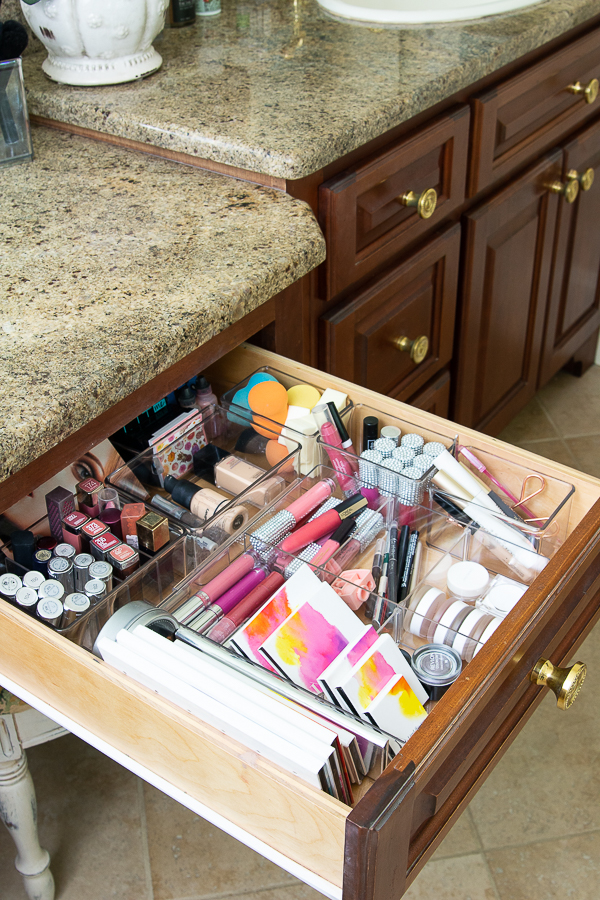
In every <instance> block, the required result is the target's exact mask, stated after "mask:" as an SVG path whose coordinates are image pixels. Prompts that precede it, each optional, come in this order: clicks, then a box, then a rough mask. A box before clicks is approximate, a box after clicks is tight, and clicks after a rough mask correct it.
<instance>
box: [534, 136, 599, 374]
mask: <svg viewBox="0 0 600 900" xmlns="http://www.w3.org/2000/svg"><path fill="white" fill-rule="evenodd" d="M572 170H575V171H576V172H577V173H578V174H579V177H580V179H581V182H582V186H581V187H580V189H579V194H578V195H577V199H576V200H575V202H574V203H560V204H559V207H558V225H557V234H556V242H555V246H556V253H555V261H554V273H553V278H552V288H551V292H550V299H549V303H548V316H547V318H546V332H545V337H544V349H543V352H542V362H541V366H540V386H541V385H543V384H545V383H546V382H547V381H548V380H549V379H550V378H551V377H552V376H553V375H554V373H555V372H558V370H559V369H561V368H562V367H563V366H564V365H565V363H567V362H568V361H569V359H570V358H571V356H572V355H573V354H574V353H575V352H576V351H577V350H578V349H579V348H580V347H581V345H582V344H583V343H585V341H586V340H587V339H588V338H590V337H592V336H593V335H594V333H595V331H596V330H597V328H598V326H599V325H600V240H599V238H598V223H599V222H600V122H596V123H595V124H594V125H592V126H590V127H589V128H586V129H585V131H583V132H582V133H581V134H579V135H577V136H576V137H575V138H574V139H573V140H572V141H569V143H568V144H566V146H565V148H564V157H563V172H562V178H563V181H564V180H565V179H566V178H567V173H568V172H571V171H572ZM590 171H592V172H593V173H594V181H593V183H592V185H591V187H588V184H589V182H588V181H587V180H586V179H588V178H589V173H590ZM584 188H587V189H584Z"/></svg>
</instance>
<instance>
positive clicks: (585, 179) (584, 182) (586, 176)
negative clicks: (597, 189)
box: [578, 166, 594, 191]
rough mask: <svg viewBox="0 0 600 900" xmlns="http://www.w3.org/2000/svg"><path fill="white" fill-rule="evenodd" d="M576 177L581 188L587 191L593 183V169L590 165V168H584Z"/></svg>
mask: <svg viewBox="0 0 600 900" xmlns="http://www.w3.org/2000/svg"><path fill="white" fill-rule="evenodd" d="M578 178H579V184H580V185H581V190H582V191H589V189H590V188H591V186H592V185H593V183H594V170H593V169H592V168H591V166H590V168H589V169H586V170H585V172H583V174H581V175H579V176H578Z"/></svg>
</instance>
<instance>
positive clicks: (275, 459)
mask: <svg viewBox="0 0 600 900" xmlns="http://www.w3.org/2000/svg"><path fill="white" fill-rule="evenodd" d="M287 455H288V448H287V447H286V446H285V444H280V443H279V441H267V446H266V447H265V456H266V457H267V462H268V463H269V465H270V466H276V465H278V464H279V463H280V462H281V460H282V459H285V457H286V456H287ZM279 471H280V472H293V471H294V465H293V463H292V461H291V460H290V462H289V463H286V465H285V466H283V468H282V469H280V470H279Z"/></svg>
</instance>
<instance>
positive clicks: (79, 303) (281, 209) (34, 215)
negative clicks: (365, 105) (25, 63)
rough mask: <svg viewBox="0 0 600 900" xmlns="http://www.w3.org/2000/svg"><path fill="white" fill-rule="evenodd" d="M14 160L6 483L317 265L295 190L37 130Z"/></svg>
mask: <svg viewBox="0 0 600 900" xmlns="http://www.w3.org/2000/svg"><path fill="white" fill-rule="evenodd" d="M33 141H34V151H35V159H34V161H33V162H32V163H22V164H18V165H15V166H11V167H9V168H0V246H1V247H2V266H1V271H0V300H1V302H0V389H1V394H2V417H1V419H0V481H3V480H4V479H6V478H7V477H8V476H9V475H11V474H12V473H14V472H16V471H18V470H19V469H21V468H22V467H23V466H25V465H27V463H29V462H31V461H32V460H34V459H36V458H37V457H39V456H41V454H42V453H44V452H45V451H46V450H48V449H50V448H51V447H53V446H55V445H56V444H58V443H59V442H60V441H61V440H62V439H64V438H65V437H67V436H68V435H70V434H72V433H73V432H75V431H76V430H77V429H79V428H80V427H82V426H83V425H84V424H86V423H87V422H89V421H90V420H91V419H93V418H95V417H96V416H98V415H99V414H100V413H102V412H104V411H105V410H107V409H109V408H110V407H111V406H113V405H114V404H115V403H117V402H118V401H119V400H122V399H123V398H124V397H127V396H128V395H129V394H131V392H132V391H134V390H135V389H136V388H138V387H140V386H141V385H143V384H145V383H146V382H147V381H150V380H151V379H152V378H153V377H154V376H155V375H157V374H159V373H160V372H162V371H164V370H165V369H167V368H168V367H169V366H171V365H172V364H173V363H175V362H177V361H178V360H180V359H182V358H183V357H185V356H186V355H187V354H188V353H190V352H191V351H192V350H194V349H195V348H196V347H198V346H200V345H201V344H203V343H204V342H206V341H208V340H209V339H210V338H211V337H213V336H214V335H216V334H219V333H220V332H222V331H224V330H225V329H226V328H227V327H228V326H229V325H231V324H232V323H233V322H236V321H237V320H238V319H241V318H242V317H243V316H244V315H246V313H249V312H251V311H252V310H253V309H255V308H256V307H258V306H260V304H261V303H264V302H265V301H266V300H268V299H269V298H270V297H272V296H274V295H275V294H277V293H278V292H279V291H281V290H282V289H283V288H285V287H287V286H288V285H289V284H291V283H292V282H294V281H296V280H297V279H298V278H300V277H301V276H302V275H304V274H306V272H309V271H310V270H311V269H312V268H314V267H315V266H316V265H318V264H319V263H320V262H322V261H323V259H324V258H325V242H324V239H323V236H322V234H321V231H320V229H319V227H318V225H317V223H316V221H315V218H314V216H313V214H312V212H311V211H310V209H309V207H308V206H307V205H306V204H304V203H302V202H299V201H296V200H293V199H292V198H291V197H289V196H288V195H287V194H284V193H282V192H280V191H275V190H271V189H268V188H262V187H259V186H257V185H251V184H248V183H246V182H242V181H237V180H234V179H232V178H229V177H227V176H223V175H216V174H213V173H211V172H207V171H205V170H202V169H198V168H196V167H193V166H182V165H179V164H177V163H171V162H169V161H166V160H161V159H157V158H155V157H149V156H147V155H146V154H141V153H136V152H132V151H130V150H121V149H118V148H115V147H112V146H109V145H106V144H102V143H96V142H94V141H90V140H87V139H84V138H80V137H76V136H73V135H68V134H63V133H61V132H56V131H53V130H50V129H45V128H34V129H33Z"/></svg>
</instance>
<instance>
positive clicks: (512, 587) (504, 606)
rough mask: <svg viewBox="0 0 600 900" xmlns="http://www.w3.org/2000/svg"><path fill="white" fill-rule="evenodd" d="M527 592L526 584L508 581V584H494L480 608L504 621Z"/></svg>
mask: <svg viewBox="0 0 600 900" xmlns="http://www.w3.org/2000/svg"><path fill="white" fill-rule="evenodd" d="M526 590H527V585H526V584H517V583H516V582H512V583H510V582H508V579H507V582H503V581H501V582H499V583H498V584H493V585H492V587H491V588H490V590H489V591H488V593H487V594H486V596H485V597H484V598H483V600H482V601H481V604H480V608H481V609H486V610H488V612H490V613H491V614H492V615H493V616H498V617H499V618H500V619H503V618H504V616H506V615H508V613H509V612H510V611H511V609H512V608H513V607H514V606H516V605H517V603H518V602H519V600H520V599H521V597H522V596H523V594H524V593H525V591H526Z"/></svg>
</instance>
